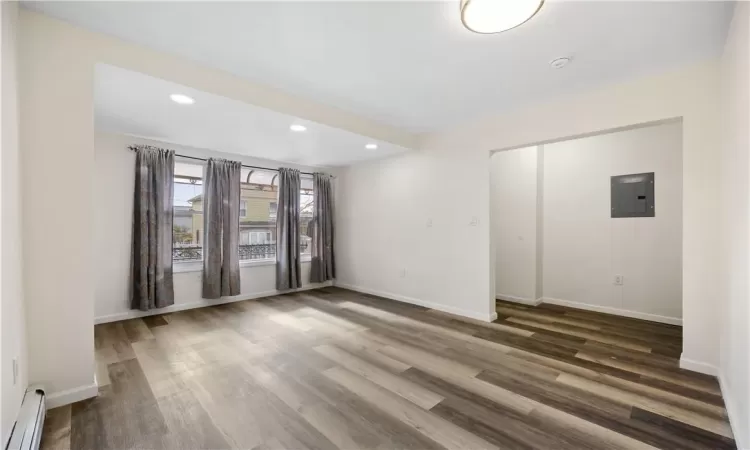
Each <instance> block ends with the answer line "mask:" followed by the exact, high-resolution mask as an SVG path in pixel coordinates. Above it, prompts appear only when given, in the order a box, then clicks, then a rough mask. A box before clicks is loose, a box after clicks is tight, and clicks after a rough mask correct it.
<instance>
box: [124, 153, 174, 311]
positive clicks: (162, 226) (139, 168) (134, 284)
mask: <svg viewBox="0 0 750 450" xmlns="http://www.w3.org/2000/svg"><path fill="white" fill-rule="evenodd" d="M131 148H132V149H133V150H135V152H136V156H135V195H134V201H133V247H132V251H131V257H130V269H131V272H130V274H131V277H130V307H131V309H140V310H141V311H148V310H149V309H153V308H163V307H165V306H169V305H172V304H174V284H173V280H172V215H173V213H174V211H173V209H172V207H173V199H172V197H173V192H174V184H173V183H174V151H172V150H164V149H159V148H154V147H149V146H138V147H131Z"/></svg>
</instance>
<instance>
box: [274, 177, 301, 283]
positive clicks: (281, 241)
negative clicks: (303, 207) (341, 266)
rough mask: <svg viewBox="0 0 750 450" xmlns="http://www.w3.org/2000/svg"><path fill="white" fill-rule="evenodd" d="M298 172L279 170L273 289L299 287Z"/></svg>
mask: <svg viewBox="0 0 750 450" xmlns="http://www.w3.org/2000/svg"><path fill="white" fill-rule="evenodd" d="M299 188H300V181H299V170H295V169H284V168H282V169H279V196H278V202H277V203H278V211H277V213H276V289H278V290H280V291H283V290H287V289H296V288H298V287H300V286H302V282H301V277H300V263H299V253H300V252H299V239H300V236H299Z"/></svg>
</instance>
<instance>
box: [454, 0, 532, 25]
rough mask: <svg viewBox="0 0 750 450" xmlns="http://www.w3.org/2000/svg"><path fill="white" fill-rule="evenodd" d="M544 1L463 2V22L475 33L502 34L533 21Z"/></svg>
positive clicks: (478, 0)
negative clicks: (530, 20)
mask: <svg viewBox="0 0 750 450" xmlns="http://www.w3.org/2000/svg"><path fill="white" fill-rule="evenodd" d="M543 3H544V0H505V1H501V0H461V22H463V24H464V26H465V27H466V28H468V29H469V30H471V31H473V32H475V33H500V32H502V31H507V30H510V29H511V28H515V27H517V26H519V25H521V24H522V23H524V22H526V21H527V20H529V19H531V18H532V17H533V16H534V14H536V13H537V12H538V11H539V10H540V9H541V8H542V4H543Z"/></svg>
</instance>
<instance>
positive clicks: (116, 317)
mask: <svg viewBox="0 0 750 450" xmlns="http://www.w3.org/2000/svg"><path fill="white" fill-rule="evenodd" d="M328 286H333V282H331V281H326V282H325V283H312V284H308V285H306V286H302V287H301V288H299V289H291V290H288V291H277V290H272V291H262V292H254V293H252V294H244V295H242V294H241V295H238V296H235V297H222V298H220V299H218V300H202V301H197V302H190V303H180V304H176V305H171V306H167V307H166V308H159V309H154V310H151V311H138V310H132V311H125V312H121V313H116V314H109V315H106V316H99V317H95V318H94V324H95V325H98V324H100V323H108V322H117V321H120V320H127V319H136V318H138V317H146V316H153V315H156V314H168V313H173V312H177V311H185V310H187V309H195V308H203V307H206V306H216V305H223V304H225V303H234V302H242V301H245V300H254V299H256V298H265V297H273V296H275V295H281V294H288V293H291V292H300V291H309V290H310V289H319V288H323V287H328Z"/></svg>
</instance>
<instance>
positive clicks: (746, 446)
mask: <svg viewBox="0 0 750 450" xmlns="http://www.w3.org/2000/svg"><path fill="white" fill-rule="evenodd" d="M680 367H682V359H681V358H680ZM717 370H718V369H717ZM717 378H718V379H719V388H720V389H721V397H722V398H723V399H724V408H725V409H726V410H727V416H729V426H730V427H731V428H732V434H734V442H735V444H737V450H750V442H744V441H743V438H744V436H743V434H742V433H741V432H740V430H741V428H740V426H739V421H740V413H739V411H738V410H737V404H736V403H737V402H736V400H735V399H734V397H732V395H731V391H730V390H729V384H728V382H727V379H726V376H725V375H724V372H723V371H719V374H718V376H717Z"/></svg>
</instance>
